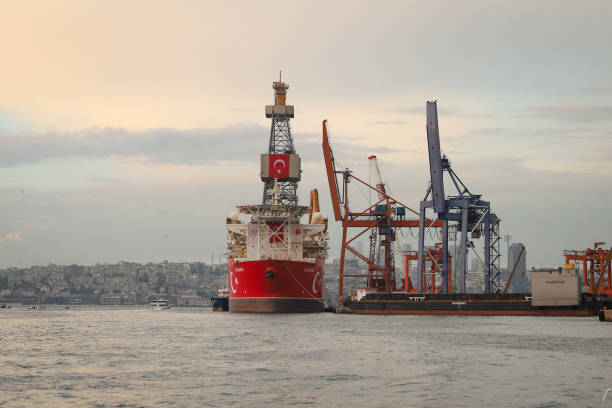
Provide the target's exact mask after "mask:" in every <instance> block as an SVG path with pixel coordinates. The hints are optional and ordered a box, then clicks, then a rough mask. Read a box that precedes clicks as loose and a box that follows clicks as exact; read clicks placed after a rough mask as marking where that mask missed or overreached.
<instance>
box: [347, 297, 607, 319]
mask: <svg viewBox="0 0 612 408" xmlns="http://www.w3.org/2000/svg"><path fill="white" fill-rule="evenodd" d="M605 306H607V307H608V308H612V301H611V300H610V299H609V298H607V296H605V295H604V296H598V297H595V296H592V295H591V294H586V293H585V294H583V295H582V296H581V299H580V302H579V303H578V304H577V305H572V306H534V305H532V298H531V295H530V294H520V293H513V294H458V293H455V294H410V293H370V294H367V295H366V296H365V297H364V298H363V299H361V300H346V301H345V302H344V311H345V312H349V313H356V314H370V315H394V314H398V315H480V316H583V317H584V316H597V315H598V314H599V311H600V310H601V309H602V308H603V307H605Z"/></svg>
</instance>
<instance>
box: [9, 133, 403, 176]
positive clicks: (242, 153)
mask: <svg viewBox="0 0 612 408" xmlns="http://www.w3.org/2000/svg"><path fill="white" fill-rule="evenodd" d="M269 133H270V130H269V129H268V128H267V127H263V126H259V125H254V124H243V125H234V126H227V127H223V128H199V129H189V130H183V129H172V128H157V129H148V130H143V131H132V130H128V129H125V128H110V127H107V128H89V129H83V130H80V131H74V132H65V133H60V132H49V133H45V134H35V133H29V134H28V133H21V134H2V133H0V144H1V145H2V150H1V151H0V168H1V167H5V168H6V167H14V166H18V165H22V164H30V163H36V162H41V161H44V160H48V159H62V158H130V157H138V158H141V159H144V160H148V161H151V162H159V163H170V164H180V165H201V164H208V163H218V162H221V161H224V162H236V161H238V162H245V161H258V155H259V154H260V153H264V152H265V151H266V150H267V147H268V138H269ZM293 137H294V145H295V148H296V150H297V152H298V153H299V154H300V156H302V158H303V159H304V161H305V162H307V161H315V160H321V159H322V152H321V135H320V134H316V133H300V132H297V133H294V134H293ZM335 145H337V148H338V149H339V150H341V151H342V152H343V153H345V154H347V155H354V156H356V157H360V156H365V155H369V154H371V152H372V151H376V152H378V153H381V154H382V153H393V152H398V149H392V148H389V147H388V146H365V145H364V143H363V141H362V140H360V139H359V138H351V139H350V141H347V140H346V139H342V140H339V141H338V142H337V143H335ZM91 181H95V182H101V183H105V182H109V181H110V180H108V179H107V178H101V179H99V180H91Z"/></svg>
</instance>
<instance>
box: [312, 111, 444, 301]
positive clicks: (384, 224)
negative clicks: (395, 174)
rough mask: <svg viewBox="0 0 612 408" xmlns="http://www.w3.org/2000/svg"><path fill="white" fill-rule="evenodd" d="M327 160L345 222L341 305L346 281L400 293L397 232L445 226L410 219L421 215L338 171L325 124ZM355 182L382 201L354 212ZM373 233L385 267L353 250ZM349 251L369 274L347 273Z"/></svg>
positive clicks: (332, 188)
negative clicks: (352, 187)
mask: <svg viewBox="0 0 612 408" xmlns="http://www.w3.org/2000/svg"><path fill="white" fill-rule="evenodd" d="M323 157H324V159H325V169H326V172H327V180H328V182H329V192H330V195H331V202H332V208H333V211H334V218H335V220H336V221H341V222H342V247H341V251H340V267H339V291H338V298H339V299H338V300H339V302H338V304H339V305H342V304H343V301H344V293H343V292H344V279H345V278H357V277H360V278H367V279H368V283H373V284H375V287H374V288H372V289H375V290H376V291H378V292H386V293H391V292H392V291H395V290H398V289H399V288H398V285H397V282H396V279H395V266H394V261H393V259H392V254H393V251H392V249H391V247H392V243H393V241H395V239H396V230H397V228H417V227H419V225H420V224H421V223H422V224H423V225H425V226H426V227H428V228H430V227H435V228H440V227H442V222H440V221H436V222H434V221H431V220H426V219H423V220H417V219H406V213H407V212H408V211H410V212H412V213H414V214H416V215H418V214H419V213H418V212H416V211H415V210H413V209H411V208H409V207H408V206H406V205H404V204H402V203H401V202H399V201H398V200H396V199H395V198H393V197H391V196H390V195H389V194H387V191H386V189H383V188H377V187H375V186H372V185H371V184H369V183H366V182H365V181H363V180H362V179H361V178H359V177H357V176H355V175H354V174H353V172H352V171H351V170H350V169H348V168H345V169H343V170H336V160H335V159H334V154H333V152H332V149H331V145H330V142H329V136H328V133H327V120H324V121H323ZM338 176H340V178H341V181H340V182H339V181H338ZM351 181H354V182H355V183H358V184H359V185H361V186H364V187H365V188H366V189H368V190H369V191H370V192H376V194H377V196H378V200H377V201H375V202H374V203H373V204H372V203H369V206H368V207H367V208H365V209H363V210H360V211H359V210H358V211H354V210H352V209H351V207H350V200H349V184H350V182H351ZM379 184H380V183H379ZM349 228H350V229H352V230H354V229H358V232H357V233H355V234H354V235H351V236H349ZM372 230H374V233H376V234H377V235H379V236H380V248H381V252H383V251H384V254H385V256H384V261H382V262H380V263H381V265H378V264H377V262H375V259H372V258H374V257H373V256H371V255H370V254H368V255H364V254H361V253H360V252H359V251H358V250H357V249H356V248H355V247H354V246H353V245H354V243H355V242H356V240H357V239H358V238H359V237H361V236H364V234H366V233H367V232H368V231H370V233H371V234H372ZM370 236H372V235H370ZM347 251H348V252H350V253H352V254H354V255H355V256H356V257H357V258H358V259H360V260H361V261H363V262H365V263H366V264H367V266H368V273H367V274H345V273H344V261H345V257H346V253H347ZM370 253H371V252H370ZM408 279H409V277H408V271H406V276H405V282H407V281H408Z"/></svg>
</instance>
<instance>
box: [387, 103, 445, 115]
mask: <svg viewBox="0 0 612 408" xmlns="http://www.w3.org/2000/svg"><path fill="white" fill-rule="evenodd" d="M380 112H381V113H395V114H398V115H421V116H423V118H425V114H426V113H427V112H426V108H425V104H423V105H419V106H395V107H393V108H390V109H386V110H382V111H380ZM455 114H456V112H455V111H453V110H451V109H448V108H440V107H439V108H438V115H444V116H453V115H455Z"/></svg>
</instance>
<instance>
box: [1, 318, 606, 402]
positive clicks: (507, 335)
mask: <svg viewBox="0 0 612 408" xmlns="http://www.w3.org/2000/svg"><path fill="white" fill-rule="evenodd" d="M0 341H1V343H0V406H2V407H37V406H49V407H56V406H57V407H61V406H76V407H81V406H90V407H110V406H121V407H141V406H145V407H230V406H243V407H276V406H279V407H280V406H295V407H301V406H321V407H406V406H411V407H600V406H601V397H602V395H603V392H604V390H605V389H606V388H608V387H612V324H610V323H601V322H599V321H597V319H596V318H590V317H589V318H574V317H550V318H549V317H484V316H483V317H481V316H358V315H335V314H331V313H322V314H298V315H247V314H231V313H222V312H211V311H210V309H206V308H202V309H198V308H174V309H171V310H161V311H157V310H150V309H149V308H146V307H115V308H112V307H72V308H71V309H69V310H64V309H63V307H52V306H50V307H48V308H47V309H44V310H30V309H27V308H26V307H25V306H17V307H13V308H12V309H1V310H0ZM606 403H607V404H608V405H609V406H610V407H612V395H611V396H610V400H609V401H606Z"/></svg>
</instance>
